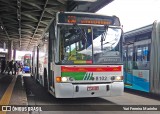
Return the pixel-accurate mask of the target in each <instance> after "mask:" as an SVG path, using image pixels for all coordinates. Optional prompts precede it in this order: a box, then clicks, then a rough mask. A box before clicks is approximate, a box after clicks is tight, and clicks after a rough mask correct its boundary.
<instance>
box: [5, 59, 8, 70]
mask: <svg viewBox="0 0 160 114" xmlns="http://www.w3.org/2000/svg"><path fill="white" fill-rule="evenodd" d="M8 71H9V61H7V63H6V68H5V72H8Z"/></svg>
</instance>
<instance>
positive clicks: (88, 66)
mask: <svg viewBox="0 0 160 114" xmlns="http://www.w3.org/2000/svg"><path fill="white" fill-rule="evenodd" d="M122 43H123V31H122V27H121V24H120V21H119V18H118V17H116V16H105V15H99V14H95V13H82V12H58V13H57V14H56V19H55V20H54V22H53V24H52V25H51V26H50V29H49V38H48V41H47V42H46V44H47V45H48V47H46V45H43V42H42V44H41V45H39V46H38V47H35V50H34V51H33V53H34V54H33V55H34V57H33V58H34V60H35V62H33V63H35V64H34V65H33V66H34V68H33V69H34V73H33V74H34V77H35V79H36V80H38V81H39V82H40V83H41V84H42V85H43V86H44V87H46V88H47V89H48V91H49V92H50V93H51V94H52V95H54V96H55V97H56V98H79V97H102V96H119V95H122V94H123V91H124V83H123V60H122V58H123V53H122V48H123V47H122ZM42 50H45V51H43V52H46V53H45V54H44V55H43V56H40V54H38V53H39V52H42ZM41 67H42V69H41V70H42V71H41V72H40V68H41Z"/></svg>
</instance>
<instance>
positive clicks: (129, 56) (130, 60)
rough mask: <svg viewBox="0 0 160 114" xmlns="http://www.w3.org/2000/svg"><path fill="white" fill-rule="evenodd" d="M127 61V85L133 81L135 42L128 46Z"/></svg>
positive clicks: (130, 84)
mask: <svg viewBox="0 0 160 114" xmlns="http://www.w3.org/2000/svg"><path fill="white" fill-rule="evenodd" d="M126 59H127V63H126V74H125V75H126V76H125V77H126V78H125V84H126V85H127V86H132V82H133V75H132V72H133V44H131V45H128V46H127V58H126Z"/></svg>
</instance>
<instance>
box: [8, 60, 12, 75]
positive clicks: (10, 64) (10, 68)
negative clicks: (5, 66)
mask: <svg viewBox="0 0 160 114" xmlns="http://www.w3.org/2000/svg"><path fill="white" fill-rule="evenodd" d="M10 71H12V75H13V60H12V61H10V62H9V70H8V74H9V73H10Z"/></svg>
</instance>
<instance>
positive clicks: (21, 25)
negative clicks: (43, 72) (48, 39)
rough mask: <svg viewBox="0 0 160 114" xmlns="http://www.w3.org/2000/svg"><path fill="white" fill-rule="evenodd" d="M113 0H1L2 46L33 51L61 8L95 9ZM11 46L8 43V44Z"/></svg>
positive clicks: (73, 9) (0, 37)
mask: <svg viewBox="0 0 160 114" xmlns="http://www.w3.org/2000/svg"><path fill="white" fill-rule="evenodd" d="M112 1H113V0H0V48H3V45H4V42H5V43H6V45H8V42H9V41H13V49H16V50H23V51H27V50H29V51H32V49H33V47H34V46H36V45H37V44H38V42H39V41H40V40H43V38H44V37H45V33H46V32H47V30H48V28H49V26H50V25H51V23H52V21H53V20H54V18H55V14H56V12H58V11H81V12H95V11H97V10H99V9H100V8H102V7H104V6H105V5H107V4H109V3H110V2H112ZM6 47H7V46H6Z"/></svg>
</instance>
